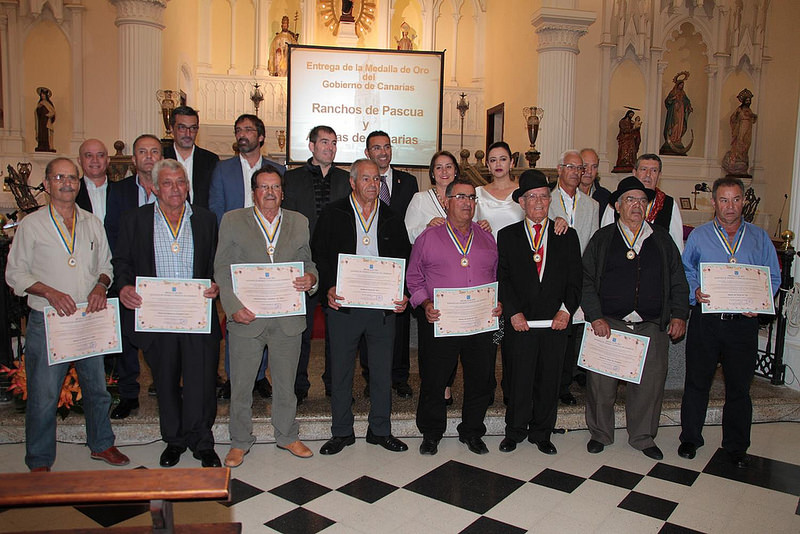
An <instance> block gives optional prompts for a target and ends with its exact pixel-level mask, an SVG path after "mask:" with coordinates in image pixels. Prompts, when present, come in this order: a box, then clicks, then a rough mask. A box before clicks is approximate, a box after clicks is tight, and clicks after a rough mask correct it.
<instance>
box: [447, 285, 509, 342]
mask: <svg viewBox="0 0 800 534" xmlns="http://www.w3.org/2000/svg"><path fill="white" fill-rule="evenodd" d="M433 307H434V308H435V309H437V310H439V313H440V315H439V320H438V321H436V322H435V323H433V336H434V337H450V336H468V335H472V334H480V333H482V332H491V331H493V330H497V329H498V328H499V326H498V323H497V317H494V316H492V310H493V309H494V308H496V307H497V282H492V283H491V284H484V285H482V286H475V287H453V288H435V289H434V290H433Z"/></svg>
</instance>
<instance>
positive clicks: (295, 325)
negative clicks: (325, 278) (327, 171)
mask: <svg viewBox="0 0 800 534" xmlns="http://www.w3.org/2000/svg"><path fill="white" fill-rule="evenodd" d="M251 189H252V192H253V207H252V208H242V209H239V210H234V211H230V212H228V213H226V214H225V216H224V217H223V218H222V225H221V226H220V232H219V246H218V247H217V256H216V260H215V261H214V271H215V272H216V273H217V281H218V282H219V286H220V297H221V299H222V306H223V308H224V309H225V313H226V314H227V316H228V317H229V319H228V321H229V322H228V339H227V342H228V343H229V344H230V346H231V348H230V354H231V376H230V378H231V409H230V423H229V428H230V434H231V449H230V451H229V452H228V455H227V456H226V457H225V465H226V466H228V467H237V466H239V465H241V464H242V461H243V459H244V455H245V454H247V452H248V451H249V450H250V447H251V446H252V445H253V443H255V437H254V436H253V421H252V406H253V381H254V380H255V379H256V374H257V373H258V368H259V365H260V363H261V355H262V354H263V352H264V348H265V347H266V346H267V345H269V347H270V360H269V366H270V372H271V374H272V385H273V398H272V426H273V428H274V429H275V441H276V442H277V446H278V448H279V449H284V450H288V451H289V452H290V453H292V454H293V455H295V456H297V457H300V458H308V457H310V456H311V455H312V453H311V450H309V448H308V447H306V446H305V445H304V444H303V442H302V441H300V439H299V437H298V430H299V425H298V423H297V419H296V418H295V416H296V413H297V399H296V397H295V395H294V379H295V375H296V373H297V361H298V359H299V358H300V341H301V336H302V333H303V331H304V330H305V329H306V321H305V318H304V317H302V316H297V315H294V316H288V317H274V318H263V317H262V318H258V317H256V315H255V314H254V313H253V311H252V310H250V309H249V308H247V306H245V305H244V304H243V303H242V301H241V300H240V299H239V297H238V296H237V295H236V294H235V293H234V291H233V284H232V281H231V265H233V264H240V263H261V264H264V263H280V262H302V263H303V266H304V273H305V274H304V275H303V276H299V277H297V278H295V279H294V282H293V283H294V288H295V289H296V290H297V291H300V292H306V291H314V290H316V283H317V268H316V267H315V266H314V263H313V262H312V261H311V248H310V247H309V243H308V241H309V234H308V220H307V219H306V218H305V217H304V216H302V215H301V214H299V213H296V212H294V211H289V210H284V209H281V201H282V200H283V178H281V175H280V174H279V173H278V171H277V169H275V168H274V167H271V166H267V167H264V168H262V169H259V170H258V171H256V173H255V174H254V175H253V178H252V180H251Z"/></svg>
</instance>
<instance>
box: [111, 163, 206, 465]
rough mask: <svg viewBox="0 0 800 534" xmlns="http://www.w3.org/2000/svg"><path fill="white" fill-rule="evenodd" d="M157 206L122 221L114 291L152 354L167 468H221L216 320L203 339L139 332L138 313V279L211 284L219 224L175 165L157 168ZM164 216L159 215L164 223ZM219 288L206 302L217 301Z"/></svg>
mask: <svg viewBox="0 0 800 534" xmlns="http://www.w3.org/2000/svg"><path fill="white" fill-rule="evenodd" d="M153 185H154V190H155V194H156V197H157V198H158V200H157V202H156V203H155V204H148V205H146V206H143V207H141V208H138V209H136V210H132V211H128V212H126V213H125V215H124V216H123V217H122V225H121V231H120V235H119V241H118V243H117V248H116V250H115V251H114V258H113V259H112V264H113V265H114V287H115V288H116V289H117V291H118V292H119V298H120V301H121V302H122V304H123V306H124V307H125V309H124V311H123V313H124V314H125V315H128V316H129V319H130V320H128V321H124V322H123V325H124V328H126V329H127V330H128V334H129V335H130V336H132V337H133V340H134V343H135V344H136V346H138V347H140V348H141V349H142V351H144V357H145V360H147V363H148V365H149V366H150V369H151V370H152V371H153V380H154V381H155V385H156V389H157V390H158V413H159V419H160V423H161V436H162V438H163V440H164V441H165V442H166V443H167V447H166V449H164V452H163V453H162V454H161V458H160V461H159V463H160V464H161V466H162V467H172V466H173V465H175V464H177V463H178V461H179V460H180V457H181V454H183V452H184V451H185V450H186V449H187V447H188V448H190V449H191V450H192V451H193V452H194V457H195V458H197V459H198V460H200V461H201V463H202V465H203V467H220V460H219V456H217V453H216V452H214V436H213V434H212V433H211V427H212V426H213V425H214V418H215V417H216V414H217V400H216V395H215V393H216V387H215V384H216V377H217V363H218V362H219V340H220V328H219V322H218V321H217V315H216V313H212V314H211V329H210V330H211V331H210V333H208V334H202V333H172V332H170V333H153V332H135V331H134V328H133V325H134V321H133V314H134V310H135V309H136V308H139V307H140V306H141V305H142V302H143V301H142V297H141V295H139V294H138V293H137V292H136V277H137V276H149V277H159V278H180V279H207V280H208V279H211V280H213V276H214V255H215V253H216V250H217V221H216V218H215V217H214V215H213V214H212V213H211V212H209V211H208V210H206V209H205V208H201V207H199V206H198V207H192V206H191V205H190V204H189V202H188V200H187V199H186V197H187V193H188V192H189V180H188V179H187V178H186V170H185V169H184V168H183V166H182V165H181V164H180V163H178V162H177V161H175V160H173V159H168V160H163V161H161V162H159V163H158V164H157V165H156V166H155V167H154V168H153ZM156 216H158V217H157V218H156ZM218 294H219V287H218V286H217V284H216V283H214V282H213V281H212V282H211V286H210V287H209V288H208V289H206V290H205V291H204V293H203V296H204V297H205V298H208V299H214V298H216V296H217V295H218Z"/></svg>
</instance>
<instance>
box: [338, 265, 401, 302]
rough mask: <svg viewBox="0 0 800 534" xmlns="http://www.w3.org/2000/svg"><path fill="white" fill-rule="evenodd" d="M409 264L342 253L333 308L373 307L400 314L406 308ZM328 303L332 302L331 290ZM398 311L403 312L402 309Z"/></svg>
mask: <svg viewBox="0 0 800 534" xmlns="http://www.w3.org/2000/svg"><path fill="white" fill-rule="evenodd" d="M405 276H406V261H405V260H404V259H402V258H383V257H372V256H356V255H353V254H339V267H338V270H337V275H336V286H335V287H334V288H331V289H335V291H334V294H333V304H332V305H331V307H332V308H333V309H339V307H341V306H344V307H351V308H371V309H379V310H394V311H398V309H397V308H398V306H401V304H400V303H402V308H403V309H405V301H406V298H405V297H404V296H403V287H404V286H405ZM328 302H329V304H330V303H331V295H330V291H329V295H328ZM399 311H401V312H402V311H403V310H402V309H400V310H399Z"/></svg>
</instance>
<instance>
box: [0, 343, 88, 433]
mask: <svg viewBox="0 0 800 534" xmlns="http://www.w3.org/2000/svg"><path fill="white" fill-rule="evenodd" d="M0 375H6V376H7V377H8V378H9V379H10V380H11V385H10V386H9V387H8V391H10V392H12V393H13V394H14V396H15V397H17V398H21V400H22V401H23V402H24V401H26V400H28V378H27V375H26V372H25V356H22V357H20V359H19V361H15V362H14V366H13V367H6V366H5V365H0ZM82 397H83V395H82V393H81V386H80V384H79V383H78V371H77V370H76V369H75V366H74V365H73V364H70V366H69V370H68V371H67V375H66V376H65V377H64V384H63V385H62V386H61V394H60V395H59V397H58V407H57V411H58V414H59V415H60V416H61V418H62V419H64V418H66V417H67V416H68V415H69V413H70V411H71V410H74V411H77V412H79V413H81V412H83V409H82V408H81V406H80V404H76V403H79V402H80V400H81V398H82Z"/></svg>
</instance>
